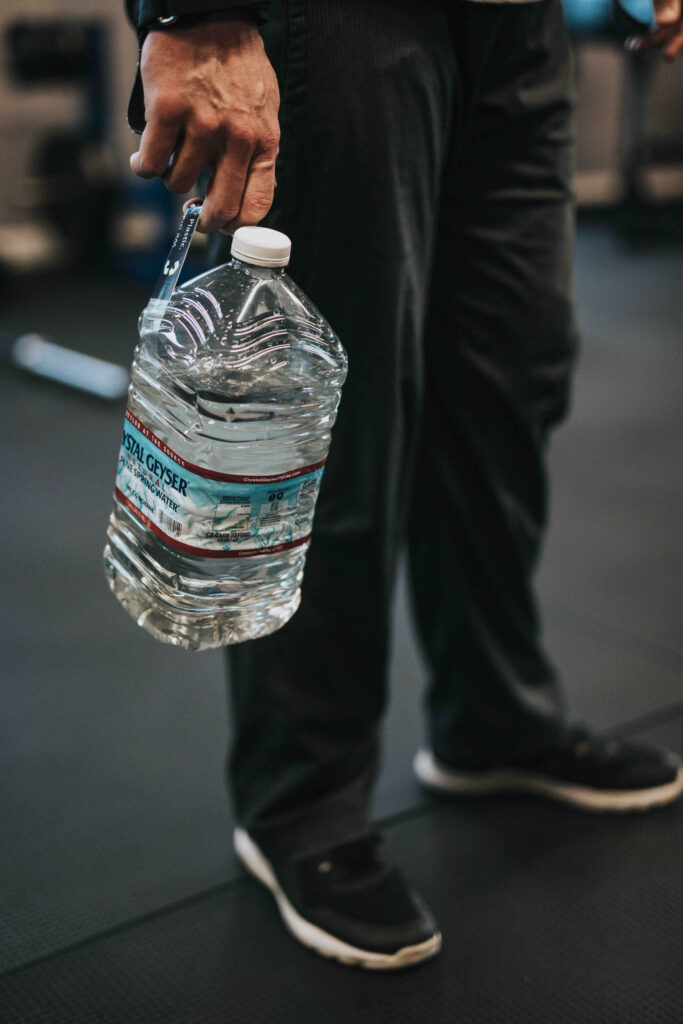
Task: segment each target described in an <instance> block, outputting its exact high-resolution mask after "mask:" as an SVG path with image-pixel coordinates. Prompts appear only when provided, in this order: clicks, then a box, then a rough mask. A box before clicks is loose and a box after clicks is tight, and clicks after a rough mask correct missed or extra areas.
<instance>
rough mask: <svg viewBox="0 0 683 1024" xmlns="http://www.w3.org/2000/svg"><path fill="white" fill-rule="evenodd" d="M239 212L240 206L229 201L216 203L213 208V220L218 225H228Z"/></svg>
mask: <svg viewBox="0 0 683 1024" xmlns="http://www.w3.org/2000/svg"><path fill="white" fill-rule="evenodd" d="M239 212H240V204H239V203H238V202H235V201H233V200H230V199H225V200H223V201H222V202H220V203H217V204H216V205H215V206H214V208H213V211H212V213H213V218H214V220H215V221H217V222H218V223H219V224H228V223H229V222H230V221H232V220H234V219H235V217H236V216H237V214H238V213H239Z"/></svg>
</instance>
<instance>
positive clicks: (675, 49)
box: [664, 29, 683, 60]
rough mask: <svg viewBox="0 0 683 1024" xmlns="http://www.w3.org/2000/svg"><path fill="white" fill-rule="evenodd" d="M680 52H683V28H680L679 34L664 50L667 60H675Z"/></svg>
mask: <svg viewBox="0 0 683 1024" xmlns="http://www.w3.org/2000/svg"><path fill="white" fill-rule="evenodd" d="M680 53H683V29H681V30H679V32H678V33H677V35H676V36H675V37H674V38H673V39H672V40H671V42H670V43H668V45H667V46H666V48H665V50H664V56H665V57H666V59H667V60H675V59H676V57H678V55H679V54H680Z"/></svg>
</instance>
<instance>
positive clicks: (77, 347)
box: [0, 0, 683, 1024]
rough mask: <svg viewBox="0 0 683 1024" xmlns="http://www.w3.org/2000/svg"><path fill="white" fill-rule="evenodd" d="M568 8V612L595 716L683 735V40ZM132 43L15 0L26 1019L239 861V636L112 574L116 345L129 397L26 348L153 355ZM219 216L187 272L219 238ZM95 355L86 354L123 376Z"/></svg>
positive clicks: (18, 645) (7, 347) (67, 12)
mask: <svg viewBox="0 0 683 1024" xmlns="http://www.w3.org/2000/svg"><path fill="white" fill-rule="evenodd" d="M566 12H567V17H568V20H569V24H570V28H571V31H572V35H573V38H574V44H575V52H576V84H577V95H578V151H577V167H576V180H575V188H576V195H577V203H578V237H577V300H578V308H579V318H580V321H581V324H582V329H583V338H584V342H583V353H582V358H581V362H580V366H579V370H578V374H577V378H576V385H575V394H574V411H573V416H572V419H571V421H570V422H569V424H568V425H567V426H566V427H564V428H563V429H562V431H561V432H560V433H559V434H558V436H557V439H556V440H555V442H554V444H553V448H552V454H551V458H552V469H553V473H554V478H553V479H554V491H553V515H552V527H551V531H550V535H549V538H548V543H547V552H546V558H545V560H544V563H543V567H542V570H541V573H540V577H539V586H540V592H541V598H542V604H543V608H544V610H545V621H546V637H547V642H548V646H549V648H550V651H551V654H552V655H553V657H554V658H555V660H556V661H557V663H558V664H559V665H560V666H561V668H562V671H563V675H564V677H565V681H566V687H567V691H568V694H569V697H570V700H571V702H572V708H573V711H574V713H575V716H576V717H579V718H584V719H588V720H590V721H591V722H592V723H593V724H595V725H597V726H601V727H610V728H618V729H621V730H622V731H623V732H625V733H630V734H632V735H638V736H640V737H642V738H644V739H648V740H652V741H656V742H661V743H665V744H667V745H669V746H670V747H672V748H674V749H676V750H678V752H679V753H683V694H682V692H681V668H682V667H683V631H682V630H681V625H680V622H681V615H680V613H681V607H682V602H681V596H682V595H681V580H682V579H683V575H682V574H681V509H682V502H681V491H682V473H681V462H680V452H681V436H682V435H681V427H682V426H683V403H682V402H681V397H682V388H681V381H682V379H683V377H682V374H681V369H682V363H683V359H682V348H683V330H682V325H683V289H682V288H681V284H682V282H683V59H681V60H679V62H678V63H676V64H674V65H667V64H665V63H664V62H663V61H662V60H661V59H659V58H649V59H645V58H642V57H638V56H635V55H632V54H626V53H625V52H624V49H623V37H622V38H620V37H619V36H618V35H617V33H616V32H615V30H614V26H613V22H612V17H611V8H610V5H609V4H608V3H602V2H601V0H567V4H566ZM635 13H640V15H641V16H642V13H643V12H642V9H641V11H640V12H637V11H636V12H635ZM136 58H137V47H136V40H135V36H134V34H133V32H132V30H131V28H130V26H129V25H128V24H127V22H126V21H125V19H124V17H123V15H122V11H121V5H120V4H119V3H118V2H116V0H50V2H48V0H4V3H3V4H2V9H1V10H0V161H1V166H2V182H3V188H2V190H0V337H1V338H2V344H1V351H2V362H3V366H2V368H0V396H1V402H0V417H1V418H2V423H3V431H2V439H3V441H2V444H3V449H4V451H3V466H4V469H3V474H2V488H3V490H2V510H3V515H2V520H3V531H2V538H1V540H0V545H1V550H2V566H3V572H2V619H1V626H2V631H3V632H2V657H1V659H0V678H1V685H0V758H1V759H2V779H3V784H2V792H0V813H1V818H0V835H2V841H1V842H0V889H1V892H2V897H3V910H2V925H1V928H0V972H5V978H6V979H10V981H9V982H8V985H9V987H8V988H6V990H5V994H7V993H9V995H10V996H11V999H14V1000H15V1002H14V1003H12V1004H11V1005H12V1007H13V1009H12V1011H11V1012H10V1014H9V1016H7V1017H2V1019H3V1020H5V1019H6V1020H8V1021H11V1022H12V1024H16V1022H17V1021H19V1020H31V1021H33V1020H36V1021H39V1020H53V1019H55V1020H56V1019H58V1017H57V1016H56V1015H55V1014H56V1011H49V1010H47V1009H46V1008H45V1003H44V1002H42V1003H41V999H42V996H41V995H40V991H41V990H40V989H30V986H29V988H26V985H25V982H26V979H29V980H30V972H31V970H33V969H36V968H37V966H40V965H43V964H45V963H47V962H50V963H56V962H59V957H60V956H62V955H63V954H65V952H69V951H73V950H78V949H82V948H85V947H86V946H87V945H88V944H89V943H95V944H96V943H98V942H100V940H101V939H102V937H105V938H106V937H107V936H112V935H118V934H123V932H124V931H125V930H126V929H128V928H129V927H132V926H133V925H135V924H136V922H137V923H139V922H141V921H142V922H144V921H148V920H152V919H153V918H154V915H156V914H165V913H167V912H172V911H173V908H177V907H182V906H185V905H186V904H187V901H192V900H195V899H197V898H199V897H200V896H202V894H207V893H211V892H213V891H216V890H217V887H218V889H220V887H222V886H224V885H226V884H227V883H229V882H230V880H231V879H234V878H236V877H237V875H238V871H237V868H236V865H235V863H234V860H233V856H232V853H231V848H230V829H231V810H230V807H229V804H228V802H227V800H226V794H225V789H224V783H223V762H224V757H225V751H226V746H227V741H228V736H229V713H228V709H227V705H226V699H225V673H224V665H223V658H222V656H221V654H220V653H218V652H212V653H210V654H203V655H191V654H187V653H185V652H182V651H177V650H174V649H171V648H169V647H165V646H162V645H160V644H158V643H156V642H155V641H153V640H152V639H151V638H150V637H149V636H148V635H147V634H146V633H143V631H142V630H139V629H138V628H137V627H136V626H135V624H134V623H133V621H132V620H131V619H129V618H128V617H127V616H126V615H125V613H124V612H123V611H122V610H121V609H120V608H119V606H118V604H117V603H116V602H115V600H114V598H113V597H111V595H110V594H109V592H108V590H107V588H106V584H105V581H104V578H103V574H102V569H101V549H102V547H103V544H104V537H105V530H106V523H107V517H108V514H109V508H110V502H111V493H112V487H113V480H114V471H115V465H116V458H117V453H118V446H119V440H120V431H121V424H122V417H123V412H124V408H125V399H124V398H123V397H122V395H121V388H120V380H119V382H118V384H117V380H118V378H116V376H114V378H106V373H105V374H104V377H105V378H106V379H107V380H108V381H109V385H107V386H110V387H111V389H112V390H111V393H110V394H109V396H106V395H105V396H104V397H103V396H102V395H100V396H97V395H94V394H89V393H87V392H86V391H83V390H77V389H75V388H73V387H69V386H66V385H63V384H58V383H55V382H51V381H49V380H45V379H41V378H40V377H38V376H36V375H35V374H31V373H28V372H26V370H25V369H24V370H22V369H19V368H17V366H16V362H17V360H18V359H19V358H20V356H21V354H22V352H23V356H22V358H24V361H25V362H30V361H31V359H38V356H36V355H35V349H31V347H30V345H29V346H28V347H27V346H26V344H24V345H23V347H22V346H21V345H19V346H17V339H21V338H24V342H25V336H26V335H33V334H38V335H40V336H41V337H44V338H46V339H49V340H51V341H52V342H54V343H56V344H58V345H59V346H63V347H64V348H66V349H68V350H71V351H75V352H78V353H82V354H86V355H89V356H92V357H97V358H100V359H104V360H107V361H110V362H111V363H113V364H115V365H117V366H119V367H122V368H124V369H125V368H126V367H127V366H128V364H129V363H130V360H131V357H132V352H133V348H134V345H135V342H136V322H137V316H138V313H139V312H140V310H141V309H142V307H143V306H144V305H145V303H146V301H147V298H148V296H149V294H150V291H151V288H152V286H153V283H154V280H155V279H156V276H157V274H158V272H159V270H160V267H161V264H162V262H163V259H164V257H165V255H166V252H167V249H168V245H169V242H170V239H171V237H172V234H173V231H174V228H175V226H176V225H177V221H178V215H179V204H180V200H179V199H178V198H177V197H172V196H170V195H169V194H168V193H167V192H166V191H165V189H164V188H163V186H162V185H160V184H159V183H156V182H142V181H140V180H138V179H135V178H134V177H133V175H132V174H131V173H130V171H129V168H128V156H129V154H130V153H131V152H132V151H133V150H134V149H135V148H136V140H135V137H134V136H133V135H132V134H131V132H130V131H129V129H128V127H127V124H126V118H125V111H126V107H127V102H128V95H129V91H130V87H131V84H132V81H133V76H134V71H135V64H136ZM198 246H199V247H198V248H197V247H195V246H194V245H193V251H192V254H191V257H190V259H189V266H188V271H187V272H188V273H194V272H197V271H198V270H199V269H201V268H202V266H203V252H202V250H201V241H199V242H198ZM27 352H29V355H28V356H27V355H26V353H27ZM31 352H33V356H31ZM53 355H54V353H53ZM48 356H49V353H48V355H45V352H43V357H44V358H45V359H46V360H47V364H48V365H47V369H48V371H49V372H54V373H58V374H59V373H60V372H61V370H60V367H61V368H62V369H63V368H64V363H63V360H57V362H51V357H50V358H48ZM67 363H68V360H67ZM34 368H39V367H34ZM94 370H95V372H93V366H92V365H86V366H83V364H79V363H78V362H76V363H74V364H73V365H72V366H71V370H70V372H71V373H73V374H76V376H78V375H79V374H81V373H84V374H85V378H84V379H85V380H86V381H87V382H89V383H90V385H92V386H93V387H95V388H97V387H98V386H99V385H98V384H97V381H98V380H99V381H100V383H101V381H102V379H103V378H102V372H103V371H102V368H101V367H100V368H99V369H98V368H97V367H95V368H94ZM105 390H106V387H105ZM394 635H395V640H394V664H393V683H394V693H393V699H392V706H391V711H390V715H389V720H388V727H387V739H386V751H385V766H384V770H383V773H382V775H381V777H380V780H379V786H378V792H377V796H376V805H375V806H376V815H377V817H378V818H380V819H382V820H384V821H389V820H397V819H396V816H397V815H405V814H409V813H412V812H413V811H414V810H416V809H419V808H420V807H422V805H423V801H424V798H423V797H422V795H421V794H420V792H419V791H418V789H417V786H416V784H415V783H414V781H413V779H412V776H411V769H410V754H411V752H412V750H413V749H414V748H415V747H416V746H417V744H418V742H419V740H420V737H421V728H422V727H421V722H420V719H419V715H418V714H416V712H415V709H416V707H417V706H418V705H419V701H420V693H421V690H422V687H423V684H424V681H425V675H426V673H425V670H424V666H423V664H422V662H421V659H420V654H419V651H418V649H417V647H416V644H415V640H414V635H413V632H412V626H411V624H410V619H409V615H408V610H407V603H406V597H405V586H404V583H403V580H402V581H401V584H400V586H399V589H398V593H397V597H396V606H395V631H394ZM275 927H276V926H275V924H273V929H275ZM274 933H275V932H274ZM679 948H680V947H679ZM27 972H28V973H27ZM12 979H14V981H12ZM50 984H57V982H56V981H55V980H54V978H53V980H52V981H51V982H50ZM22 986H24V987H22ZM29 989H30V991H33V992H34V994H33V995H28V994H27V993H28V992H29ZM42 991H43V994H44V990H42ZM36 992H37V993H38V994H36ZM8 1005H9V1004H8ZM0 1016H2V1011H0ZM59 1019H61V1018H59ZM64 1019H65V1020H67V1019H68V1020H70V1021H73V1020H75V1019H76V1018H75V1017H74V1016H71V1017H68V1016H66V1017H65V1018H64ZM79 1019H81V1018H79ZM82 1019H84V1020H88V1021H91V1020H95V1019H98V1020H99V1019H104V1018H100V1017H98V1016H97V1015H96V1014H95V1015H90V1016H88V1015H86V1016H84V1017H83V1018H82ZM121 1019H122V1020H123V1019H126V1018H125V1016H122V1017H121ZM128 1019H130V1017H129V1018H128ZM146 1019H147V1020H148V1021H149V1020H152V1019H157V1018H156V1017H153V1015H150V1016H149V1017H147V1018H146ZM159 1019H162V1018H159ZM163 1019H164V1020H169V1019H170V1017H165V1018H163ZM183 1019H185V1018H183ZM187 1019H188V1020H189V1019H190V1018H189V1017H188V1018H187ZM197 1019H199V1018H197ZM243 1019H245V1020H246V1019H247V1018H243ZM530 1019H531V1018H530ZM546 1019H550V1018H546ZM586 1019H588V1018H586ZM592 1019H597V1018H592ZM633 1019H634V1020H635V1019H636V1017H635V1016H634V1018H633ZM637 1019H638V1020H639V1022H641V1024H642V1022H643V1021H645V1020H646V1018H645V1017H638V1018H637ZM649 1019H652V1018H649ZM660 1019H661V1020H665V1019H666V1020H667V1021H668V1018H665V1017H661V1018H657V1020H660ZM671 1024H673V1018H671Z"/></svg>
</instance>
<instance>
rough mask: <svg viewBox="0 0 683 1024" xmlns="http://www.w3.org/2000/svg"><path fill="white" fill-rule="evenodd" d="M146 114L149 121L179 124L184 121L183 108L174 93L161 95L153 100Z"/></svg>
mask: <svg viewBox="0 0 683 1024" xmlns="http://www.w3.org/2000/svg"><path fill="white" fill-rule="evenodd" d="M145 113H146V115H147V120H148V121H157V122H158V123H159V124H177V123H178V121H180V120H181V119H182V114H183V107H182V103H181V102H180V101H179V99H178V97H177V96H176V95H174V94H173V93H160V94H158V95H156V96H155V97H154V98H153V100H152V101H151V102H150V104H149V106H148V107H147V110H146V111H145Z"/></svg>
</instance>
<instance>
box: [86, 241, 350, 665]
mask: <svg viewBox="0 0 683 1024" xmlns="http://www.w3.org/2000/svg"><path fill="white" fill-rule="evenodd" d="M232 252H233V258H232V259H231V260H230V261H229V263H227V264H226V265H224V266H222V267H219V268H217V269H216V270H212V271H209V272H208V273H206V274H202V275H201V276H200V277H197V278H195V279H194V280H192V281H190V282H188V283H187V284H185V285H184V286H183V287H182V288H180V289H178V290H176V291H174V292H173V294H172V295H171V297H170V301H169V302H168V305H165V303H162V304H161V305H160V304H159V303H158V302H156V304H155V301H154V300H152V302H151V303H150V305H149V306H148V307H147V310H146V311H145V312H144V313H143V315H142V316H141V320H140V341H139V344H138V346H137V348H136V350H135V358H134V361H133V366H132V370H131V386H130V390H129V396H128V409H127V412H126V420H125V424H124V432H123V441H122V445H121V451H120V455H119V467H118V473H117V481H116V490H115V497H114V508H113V511H112V514H111V518H110V522H109V528H108V531H107V537H108V543H107V545H106V547H105V551H104V562H105V572H106V575H107V579H108V581H109V585H110V587H111V589H112V590H113V592H114V594H115V595H116V597H117V598H118V599H119V601H120V602H121V604H122V605H123V607H124V608H125V609H126V611H128V612H129V613H130V614H131V615H132V616H133V618H134V619H136V621H137V622H138V624H139V625H141V626H143V627H144V628H145V629H146V630H148V632H150V633H151V634H152V635H153V636H154V637H156V638H157V639H159V640H163V641H165V642H167V643H172V644H176V645H178V646H181V647H184V648H187V649H189V650H202V649H206V648H210V647H218V646H221V645H224V644H230V643H238V642H241V641H243V640H247V639H252V638H254V637H259V636H264V635H265V634H267V633H272V632H273V631H274V630H276V629H278V628H279V627H280V626H282V625H284V623H285V622H287V620H288V619H289V618H291V616H292V615H293V614H294V612H295V611H296V609H297V607H298V605H299V601H300V593H301V590H300V588H301V581H302V575H303V570H304V563H305V559H306V551H307V549H308V546H309V541H310V534H311V529H312V521H313V512H314V509H315V502H316V498H317V494H318V490H319V487H320V478H321V476H322V472H323V466H324V461H325V459H326V457H327V452H328V449H329V445H330V439H331V437H330V432H331V429H332V425H333V423H334V420H335V417H336V410H337V406H338V403H339V398H340V391H341V386H342V384H343V382H344V379H345V377H346V355H345V352H344V349H343V348H342V345H341V343H340V341H339V339H338V338H337V336H336V335H335V334H334V332H333V331H332V329H331V327H330V326H329V325H328V324H327V323H326V321H325V320H324V319H323V318H322V316H321V315H320V313H318V311H317V310H316V309H315V307H314V306H313V305H312V304H311V302H310V301H309V300H308V299H307V298H306V296H305V295H304V294H303V293H302V292H301V290H300V289H299V288H298V287H297V286H296V284H294V282H293V281H292V280H291V279H290V278H289V277H288V275H287V274H286V272H285V270H284V269H283V264H284V263H285V262H286V259H287V258H288V255H289V240H288V239H287V238H286V236H284V235H281V234H280V233H278V232H272V231H268V229H265V228H241V229H239V231H238V232H236V233H235V236H234V241H233V250H232ZM167 266H168V264H167Z"/></svg>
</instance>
